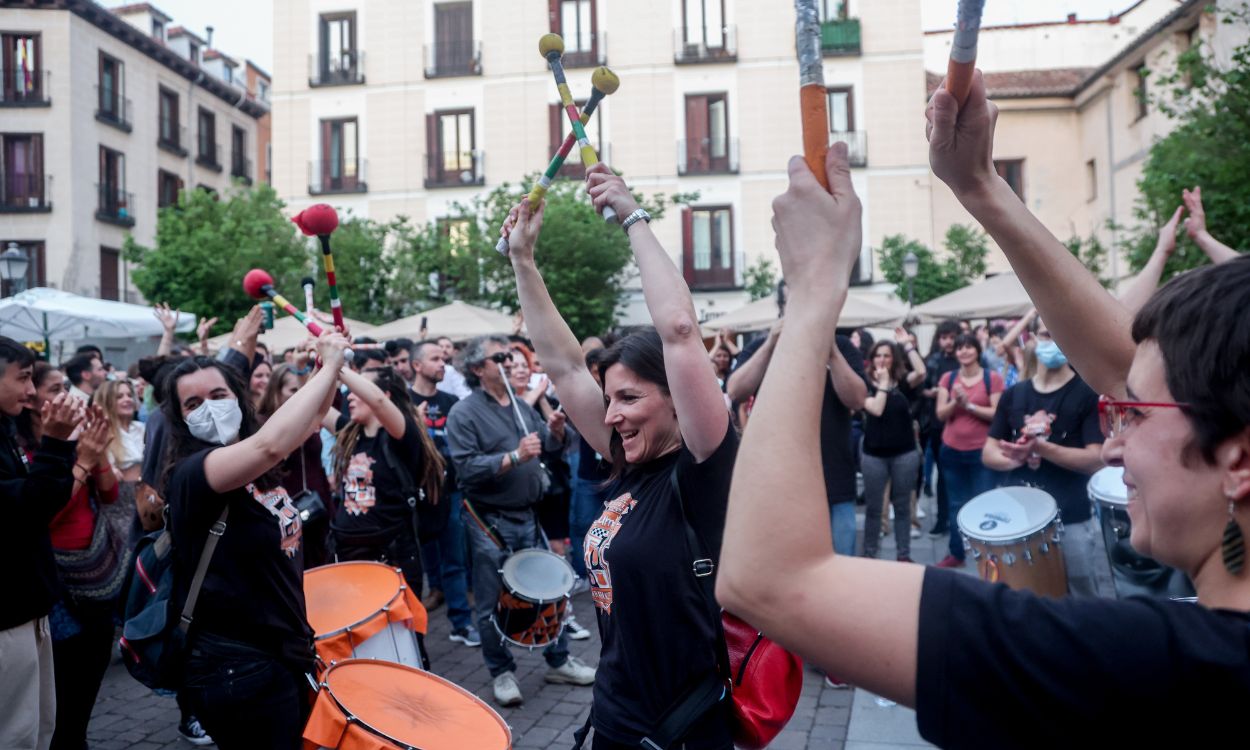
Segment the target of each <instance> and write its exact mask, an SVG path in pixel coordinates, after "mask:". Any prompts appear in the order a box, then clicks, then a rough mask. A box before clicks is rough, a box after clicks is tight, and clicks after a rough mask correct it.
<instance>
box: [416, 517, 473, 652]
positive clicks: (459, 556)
mask: <svg viewBox="0 0 1250 750" xmlns="http://www.w3.org/2000/svg"><path fill="white" fill-rule="evenodd" d="M460 497H461V495H460V493H459V492H452V493H449V494H448V495H444V496H443V498H442V499H441V500H439V502H440V503H451V508H450V511H451V512H450V514H449V515H448V517H447V525H446V526H444V527H443V531H442V533H441V534H439V535H438V539H436V540H435V541H433V542H427V543H426V544H423V545H421V562H422V564H423V565H424V566H425V574H426V576H427V577H428V578H429V579H430V588H431V589H438V590H440V591H442V592H443V594H444V596H446V597H447V619H448V620H451V626H452V627H453V628H455V629H457V630H459V629H461V628H466V627H468V626H469V625H470V624H472V622H473V611H472V610H470V609H469V576H468V572H467V563H466V558H467V557H468V545H467V542H466V541H465V538H464V523H463V522H462V521H461V520H460Z"/></svg>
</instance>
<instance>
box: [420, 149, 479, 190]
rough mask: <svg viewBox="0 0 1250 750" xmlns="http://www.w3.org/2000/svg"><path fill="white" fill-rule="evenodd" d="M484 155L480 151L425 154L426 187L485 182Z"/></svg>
mask: <svg viewBox="0 0 1250 750" xmlns="http://www.w3.org/2000/svg"><path fill="white" fill-rule="evenodd" d="M485 157H486V155H485V154H484V153H483V152H481V151H459V152H456V153H442V154H426V157H425V167H426V169H425V186H426V187H427V188H452V187H472V186H478V185H484V184H486V169H485V166H484V164H485V160H486V158H485Z"/></svg>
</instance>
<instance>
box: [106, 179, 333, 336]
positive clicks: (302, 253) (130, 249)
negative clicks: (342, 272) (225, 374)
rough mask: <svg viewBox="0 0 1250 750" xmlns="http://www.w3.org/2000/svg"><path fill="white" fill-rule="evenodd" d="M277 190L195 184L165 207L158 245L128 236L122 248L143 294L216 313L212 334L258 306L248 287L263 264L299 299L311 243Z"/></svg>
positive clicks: (158, 227) (280, 286)
mask: <svg viewBox="0 0 1250 750" xmlns="http://www.w3.org/2000/svg"><path fill="white" fill-rule="evenodd" d="M282 207H283V204H282V202H281V201H280V200H278V196H277V194H276V193H275V192H274V190H273V188H271V187H269V186H268V185H258V186H256V187H251V188H243V187H236V188H235V189H232V190H231V191H229V192H228V194H227V195H225V196H221V197H220V198H219V197H217V196H215V195H213V194H212V193H209V192H207V191H204V190H189V191H185V192H183V193H182V194H181V195H180V196H179V197H178V203H177V204H176V205H174V206H168V207H166V208H163V209H161V210H160V213H159V215H158V218H157V222H156V244H155V247H146V246H144V245H140V244H139V243H137V242H135V240H134V237H132V236H127V237H126V241H125V245H124V246H123V253H124V254H125V258H126V260H127V261H129V262H131V263H133V264H135V268H134V271H133V272H132V276H131V278H133V279H134V282H135V286H136V287H138V288H139V291H141V292H143V296H144V297H146V298H147V299H149V300H151V301H153V302H168V303H169V304H170V305H172V306H174V307H176V308H179V309H182V310H187V311H191V312H194V313H196V314H198V315H202V316H217V317H218V319H219V320H218V322H217V325H216V326H215V327H214V329H213V333H225V332H228V331H229V330H230V329H231V328H232V327H233V326H234V322H235V320H236V319H237V318H239V317H241V316H242V315H243V314H244V313H246V312H247V310H248V309H249V308H250V307H251V306H252V305H253V304H255V303H254V302H253V301H252V300H251V299H249V298H248V296H247V295H246V294H244V293H243V288H242V282H243V275H244V274H245V273H247V271H248V270H249V269H252V268H263V269H265V270H266V271H268V272H269V273H270V274H271V275H272V276H273V278H274V282H275V285H276V287H277V289H278V291H279V292H282V293H283V294H286V295H287V296H288V297H290V299H291V300H292V301H293V302H294V301H296V300H297V299H298V297H296V296H295V295H297V294H298V293H299V280H300V278H301V277H302V276H303V275H304V273H305V269H306V268H308V267H309V265H310V260H311V255H310V254H309V246H308V245H307V244H306V243H305V242H304V240H303V238H302V236H300V235H299V234H298V230H297V229H296V228H295V225H294V224H292V223H291V222H290V220H289V219H287V218H286V217H285V216H283V215H282Z"/></svg>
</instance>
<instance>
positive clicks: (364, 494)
mask: <svg viewBox="0 0 1250 750" xmlns="http://www.w3.org/2000/svg"><path fill="white" fill-rule="evenodd" d="M372 467H373V458H371V457H370V456H369V454H367V453H357V454H356V455H354V456H352V460H351V463H349V464H348V465H347V475H346V476H344V477H343V507H344V508H345V509H346V510H347V512H348V513H350V514H352V515H353V516H363V515H365V514H366V513H368V512H369V509H370V508H372V507H373V506H374V505H376V504H377V502H378V491H377V488H376V487H374V486H373V468H372Z"/></svg>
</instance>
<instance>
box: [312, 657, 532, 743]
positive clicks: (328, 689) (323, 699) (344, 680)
mask: <svg viewBox="0 0 1250 750" xmlns="http://www.w3.org/2000/svg"><path fill="white" fill-rule="evenodd" d="M304 747H305V748H306V750H315V749H316V748H324V749H326V750H392V749H393V748H399V749H401V750H508V749H509V748H511V747H512V732H511V730H509V729H508V725H507V724H505V723H504V720H503V719H502V718H500V716H499V714H497V713H495V711H494V710H493V709H491V707H490V706H488V705H486V704H485V703H483V702H482V701H481V700H480V699H478V697H477V696H475V695H473V694H472V693H470V692H468V691H467V690H465V689H463V688H461V687H458V686H456V685H454V684H452V683H450V682H448V681H447V680H444V679H443V678H441V677H438V676H436V675H433V674H430V673H429V672H422V671H421V670H419V669H414V668H412V667H407V666H404V665H402V664H393V663H389V662H384V661H375V660H373V659H348V660H346V661H341V662H338V663H337V664H334V665H333V666H331V667H330V668H329V669H327V670H326V672H325V674H324V675H322V678H321V685H320V690H319V691H318V693H317V700H316V702H315V703H314V704H313V709H312V715H311V716H310V717H309V719H308V724H307V726H305V728H304Z"/></svg>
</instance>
